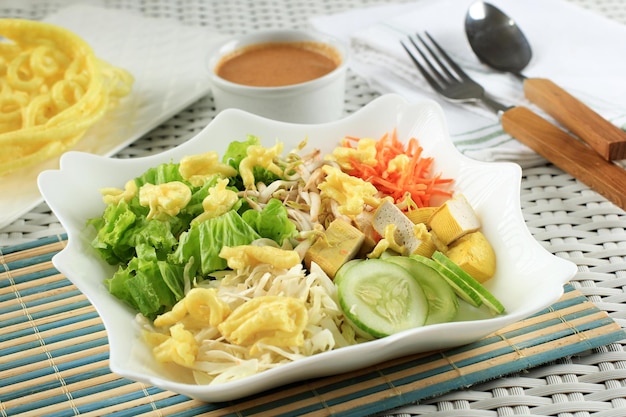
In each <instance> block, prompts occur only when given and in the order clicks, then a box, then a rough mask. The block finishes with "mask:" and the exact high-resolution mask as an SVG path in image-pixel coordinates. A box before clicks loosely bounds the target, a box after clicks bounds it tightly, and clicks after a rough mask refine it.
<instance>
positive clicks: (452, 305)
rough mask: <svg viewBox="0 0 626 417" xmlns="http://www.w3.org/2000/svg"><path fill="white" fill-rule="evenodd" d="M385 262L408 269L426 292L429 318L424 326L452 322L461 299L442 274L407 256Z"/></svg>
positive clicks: (390, 258) (391, 257)
mask: <svg viewBox="0 0 626 417" xmlns="http://www.w3.org/2000/svg"><path fill="white" fill-rule="evenodd" d="M385 261H386V262H392V263H394V264H396V265H400V266H401V267H402V268H404V269H406V270H407V271H408V272H409V273H410V274H411V276H412V277H413V278H414V279H416V280H417V282H418V283H419V284H420V286H421V287H422V290H424V295H426V300H427V301H428V317H427V318H426V323H424V324H435V323H446V322H449V321H452V319H453V318H454V317H455V316H456V313H457V310H458V308H459V298H458V297H457V296H456V293H455V292H454V290H453V289H452V287H451V286H450V284H448V282H447V281H446V279H445V278H444V277H443V276H442V275H441V273H440V272H438V271H437V270H435V269H434V268H431V267H429V266H427V265H426V264H424V263H421V262H418V261H416V260H415V259H411V258H409V257H406V256H390V257H387V258H385Z"/></svg>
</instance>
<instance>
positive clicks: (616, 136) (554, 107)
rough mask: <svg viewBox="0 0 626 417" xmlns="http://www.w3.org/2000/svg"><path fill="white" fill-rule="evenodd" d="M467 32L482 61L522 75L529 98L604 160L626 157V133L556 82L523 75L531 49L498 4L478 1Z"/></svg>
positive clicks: (467, 20) (470, 12)
mask: <svg viewBox="0 0 626 417" xmlns="http://www.w3.org/2000/svg"><path fill="white" fill-rule="evenodd" d="M465 33H466V35H467V40H468V41H469V44H470V46H471V47H472V50H473V51H474V53H475V54H476V56H478V58H479V59H480V60H481V61H482V62H483V63H485V64H486V65H488V66H490V67H492V68H494V69H496V70H499V71H504V72H509V73H512V74H514V75H516V76H517V77H518V78H520V79H521V80H522V81H523V83H524V95H525V96H526V98H527V99H529V100H530V101H531V102H533V103H534V104H536V105H537V106H539V107H540V108H542V109H543V110H544V111H545V112H546V113H548V114H549V115H551V116H552V117H554V119H555V120H557V121H558V122H559V123H560V124H562V125H563V126H565V127H566V128H567V129H569V130H570V131H571V132H572V133H574V134H575V135H577V136H578V137H579V138H581V139H582V140H584V141H585V142H587V144H588V145H589V146H591V147H592V148H593V149H595V150H596V151H597V152H598V153H599V154H600V155H602V157H603V158H604V159H606V160H609V161H610V160H617V159H624V158H626V132H624V131H622V130H620V129H619V128H618V127H617V126H615V125H613V124H612V123H610V122H609V121H607V120H606V119H604V118H603V117H602V116H600V115H599V114H597V113H596V112H595V111H593V110H592V109H590V108H589V107H588V106H586V105H585V104H583V103H582V102H581V101H580V100H578V99H577V98H575V97H574V96H572V95H571V94H569V93H568V92H566V91H565V90H563V89H562V88H561V87H559V86H558V85H556V84H555V83H554V82H552V81H550V80H547V79H545V78H526V77H525V76H524V75H523V74H522V70H523V69H524V68H526V66H527V65H528V63H529V62H530V59H531V57H532V51H531V48H530V44H529V43H528V40H527V39H526V37H525V36H524V33H523V32H522V31H521V30H520V28H519V27H518V26H517V24H516V23H515V21H514V20H513V19H511V18H510V17H509V16H507V15H506V14H504V13H503V12H502V11H501V10H500V9H498V8H497V7H495V6H493V5H491V4H489V3H486V2H483V1H477V2H475V3H473V4H472V5H471V6H470V7H469V9H468V10H467V14H466V16H465Z"/></svg>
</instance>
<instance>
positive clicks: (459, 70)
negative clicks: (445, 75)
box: [418, 32, 469, 80]
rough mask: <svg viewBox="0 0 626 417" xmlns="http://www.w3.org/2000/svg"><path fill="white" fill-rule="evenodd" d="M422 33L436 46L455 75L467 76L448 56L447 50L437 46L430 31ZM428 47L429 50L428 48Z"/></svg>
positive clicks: (462, 77)
mask: <svg viewBox="0 0 626 417" xmlns="http://www.w3.org/2000/svg"><path fill="white" fill-rule="evenodd" d="M424 33H425V34H426V36H427V37H428V39H429V40H430V42H432V44H433V45H434V46H435V48H437V51H439V53H440V54H441V56H442V57H443V59H445V61H446V63H447V64H448V65H449V66H450V68H452V69H453V70H454V71H455V72H456V74H457V76H458V77H459V78H461V79H463V80H465V79H468V78H469V77H468V75H467V74H466V73H465V71H463V70H462V69H461V67H459V66H458V65H457V63H456V62H454V60H452V58H450V55H448V54H447V52H446V51H445V50H444V49H443V48H442V47H441V46H439V44H438V43H437V42H436V41H435V40H434V39H433V37H432V36H430V33H428V32H424ZM418 36H419V35H418ZM422 42H424V41H422ZM426 47H427V48H428V45H426ZM428 49H429V50H430V48H428ZM431 52H432V51H431Z"/></svg>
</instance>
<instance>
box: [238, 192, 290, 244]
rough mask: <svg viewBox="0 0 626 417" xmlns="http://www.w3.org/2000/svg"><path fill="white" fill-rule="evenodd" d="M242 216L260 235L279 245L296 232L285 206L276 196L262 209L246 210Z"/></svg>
mask: <svg viewBox="0 0 626 417" xmlns="http://www.w3.org/2000/svg"><path fill="white" fill-rule="evenodd" d="M242 217H243V219H244V220H245V222H246V223H248V224H249V225H250V226H252V228H253V229H254V230H256V232H257V233H258V234H259V235H261V237H265V238H269V239H272V240H273V241H275V242H276V243H278V244H279V245H282V244H283V241H284V240H285V239H289V238H291V237H293V236H295V235H296V234H297V230H296V225H295V224H294V223H293V222H291V221H290V220H289V216H288V213H287V208H286V207H285V206H284V205H283V203H282V202H281V201H280V200H278V199H276V198H272V199H270V201H269V202H268V203H267V204H266V206H265V207H263V210H261V211H257V210H253V209H251V210H247V211H245V212H244V213H243V215H242Z"/></svg>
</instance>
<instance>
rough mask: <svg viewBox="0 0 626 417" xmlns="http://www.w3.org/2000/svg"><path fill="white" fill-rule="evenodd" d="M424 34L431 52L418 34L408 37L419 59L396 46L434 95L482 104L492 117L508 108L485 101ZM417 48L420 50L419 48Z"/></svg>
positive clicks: (473, 83) (479, 89) (477, 88)
mask: <svg viewBox="0 0 626 417" xmlns="http://www.w3.org/2000/svg"><path fill="white" fill-rule="evenodd" d="M424 33H425V34H426V36H427V37H428V40H429V41H430V44H431V45H432V46H434V49H433V48H432V47H431V45H429V44H428V43H427V42H426V41H425V40H424V39H423V38H422V37H421V36H420V35H419V34H415V37H411V36H409V37H408V39H409V41H410V42H411V45H412V46H413V48H414V49H415V50H416V51H417V52H418V53H419V55H420V56H421V59H419V58H418V57H417V56H416V55H415V53H414V52H413V51H412V50H411V49H410V48H409V47H408V46H407V45H406V43H405V42H403V41H400V43H401V44H402V46H403V47H404V49H405V50H406V52H407V53H408V54H409V56H410V57H411V60H413V62H414V63H415V66H417V69H418V70H419V71H420V72H421V73H422V75H423V76H424V78H425V79H426V81H427V82H428V84H430V86H431V87H432V88H433V89H434V90H435V91H436V92H438V93H439V94H441V95H442V96H444V97H445V98H447V99H448V100H450V101H456V102H474V103H476V102H482V103H483V104H484V105H485V106H487V107H488V108H490V109H491V110H493V111H494V112H495V113H496V114H500V113H501V112H504V111H506V110H507V109H509V107H506V106H504V105H502V104H500V103H498V102H496V101H494V100H492V99H491V98H489V97H488V96H487V95H486V93H485V89H484V88H483V87H482V86H481V85H480V84H478V83H477V82H476V81H474V80H472V79H471V78H470V77H469V76H468V75H467V74H466V73H465V71H463V70H462V69H461V68H460V67H459V66H458V65H457V64H456V62H454V60H452V58H450V56H449V55H448V54H447V53H446V51H444V50H443V48H442V47H441V46H439V44H438V43H437V42H436V41H435V40H434V39H433V38H432V36H430V34H429V33H428V32H424ZM418 41H419V43H418ZM420 44H421V45H422V46H420ZM421 61H423V62H424V63H422V62H421Z"/></svg>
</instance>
